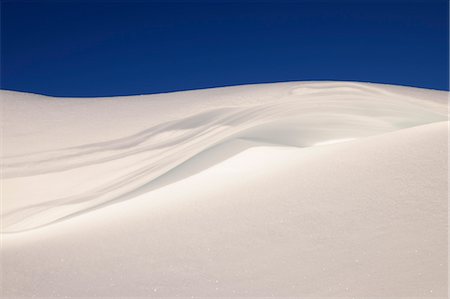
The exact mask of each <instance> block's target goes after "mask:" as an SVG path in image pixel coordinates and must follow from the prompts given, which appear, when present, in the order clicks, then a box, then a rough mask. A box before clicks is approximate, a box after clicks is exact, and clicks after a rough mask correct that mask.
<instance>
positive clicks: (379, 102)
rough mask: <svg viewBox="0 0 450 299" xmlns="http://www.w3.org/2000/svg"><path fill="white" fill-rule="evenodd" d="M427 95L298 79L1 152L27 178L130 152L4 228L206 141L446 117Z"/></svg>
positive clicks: (16, 214)
mask: <svg viewBox="0 0 450 299" xmlns="http://www.w3.org/2000/svg"><path fill="white" fill-rule="evenodd" d="M446 119H447V116H446V115H443V114H442V113H441V110H439V109H435V107H434V105H433V104H432V103H427V102H424V101H419V100H417V99H411V98H408V97H406V96H403V95H399V94H394V93H390V92H386V91H385V90H380V89H378V88H372V87H370V88H369V87H366V86H358V85H347V86H336V85H331V86H330V87H329V88H324V87H323V86H322V87H321V88H319V87H317V88H315V87H299V88H295V89H292V90H291V91H290V92H289V93H288V94H287V95H286V96H284V97H281V98H279V99H277V100H276V101H274V102H273V103H269V104H267V103H266V104H259V105H250V106H249V105H243V106H232V107H220V108H215V109H211V110H208V111H202V112H200V113H198V114H194V115H190V116H187V117H184V118H180V119H175V120H171V121H167V122H165V123H160V124H157V125H154V126H152V127H150V128H147V129H145V130H143V131H141V132H138V133H136V134H134V135H131V136H125V137H123V138H119V139H116V140H111V141H107V142H99V143H92V144H86V145H82V146H77V147H71V148H65V149H58V150H54V151H46V152H39V153H34V154H29V155H20V156H11V157H6V158H4V159H3V164H2V169H3V179H5V180H8V179H14V178H26V177H32V176H39V175H45V174H54V175H58V174H60V173H64V172H66V171H72V170H75V169H78V170H82V169H84V168H86V173H88V172H89V171H90V170H89V169H92V167H93V166H95V165H105V164H107V163H116V162H117V161H120V160H122V159H132V158H135V160H133V163H132V167H130V169H129V171H125V172H124V171H122V172H121V174H120V176H112V177H111V178H110V179H109V180H107V181H105V182H102V183H101V184H98V185H96V186H94V187H92V188H90V189H89V190H85V191H83V192H80V193H78V194H74V195H70V196H65V197H58V198H53V199H49V200H43V201H41V202H39V203H38V204H34V205H27V206H24V207H20V208H17V209H14V210H11V211H7V212H5V213H4V214H3V215H2V218H3V223H2V229H3V232H19V231H24V230H30V229H34V228H37V227H41V226H44V225H48V224H50V223H54V222H57V221H60V220H62V219H65V218H68V217H73V216H74V215H79V214H82V213H84V212H86V211H88V210H91V209H95V208H98V207H100V206H105V205H107V204H109V203H111V202H113V201H117V200H120V198H124V196H125V195H127V194H130V193H131V192H133V190H136V189H138V188H140V187H142V186H144V185H145V184H148V183H149V182H152V181H153V180H155V179H157V178H158V177H160V176H161V175H163V174H166V175H167V173H169V172H170V171H171V170H173V169H175V168H176V167H177V166H178V165H180V164H181V163H183V162H185V161H187V160H189V159H190V158H192V157H193V156H196V155H199V154H201V153H202V152H204V151H205V150H207V149H208V148H211V147H212V146H218V145H220V144H221V143H224V142H226V141H228V140H231V139H235V138H247V139H252V140H256V141H262V142H265V143H272V144H281V145H289V146H297V147H310V146H314V145H315V144H317V143H320V142H324V141H327V140H333V139H348V138H352V139H358V138H362V137H368V136H372V135H377V134H382V133H386V132H390V131H395V130H399V129H402V128H408V127H413V126H417V125H423V124H427V123H432V122H437V121H443V120H446Z"/></svg>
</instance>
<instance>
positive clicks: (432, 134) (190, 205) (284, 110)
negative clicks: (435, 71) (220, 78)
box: [1, 82, 448, 298]
mask: <svg viewBox="0 0 450 299" xmlns="http://www.w3.org/2000/svg"><path fill="white" fill-rule="evenodd" d="M1 95H2V129H3V134H2V135H3V144H2V235H1V236H2V256H3V258H2V274H3V278H2V292H3V293H2V295H4V296H10V297H13V296H37V297H48V296H69V297H72V296H79V297H96V296H106V297H108V296H111V297H132V296H141V297H155V296H161V297H177V296H181V297H190V296H194V297H271V296H274V297H289V296H292V297H299V296H300V297H351V296H357V297H393V298H394V297H401V296H405V297H427V296H432V297H446V296H447V288H448V282H447V272H448V261H447V260H448V258H447V249H448V245H447V233H448V226H447V215H448V214H447V211H448V199H447V196H448V173H447V171H448V167H447V166H448V163H447V160H448V158H447V155H448V143H447V140H448V139H447V133H448V110H447V97H448V93H447V92H443V91H433V90H424V89H417V88H411V87H400V86H390V85H381V84H369V83H355V82H290V83H276V84H261V85H247V86H237V87H226V88H216V89H206V90H198V91H188V92H176V93H168V94H159V95H146V96H134V97H114V98H94V99H62V98H61V99H58V98H51V97H44V96H38V95H31V94H23V93H17V92H6V91H2V93H1Z"/></svg>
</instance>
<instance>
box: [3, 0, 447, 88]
mask: <svg viewBox="0 0 450 299" xmlns="http://www.w3.org/2000/svg"><path fill="white" fill-rule="evenodd" d="M1 33H2V34H1V88H2V89H9V90H19V91H27V92H34V93H41V94H47V95H55V96H109V95H127V94H144V93H158V92H167V91H176V90H187V89H197V88H205V87H216V86H225V85H235V84H244V83H261V82H275V81H292V80H354V81H370V82H381V83H391V84H401V85H410V86H418V87H426V88H434V89H445V90H448V81H449V78H448V65H449V61H448V3H447V1H446V0H425V1H412V0H411V1H407V0H402V1H400V0H397V1H396V0H392V1H365V0H360V1H339V0H333V1H331V0H329V1H275V0H274V1H272V2H271V1H264V2H261V1H260V2H258V1H234V2H230V1H228V2H222V3H219V2H217V1H216V2H213V1H197V2H188V1H179V2H178V3H174V2H170V1H163V2H159V3H158V2H154V1H2V5H1Z"/></svg>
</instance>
